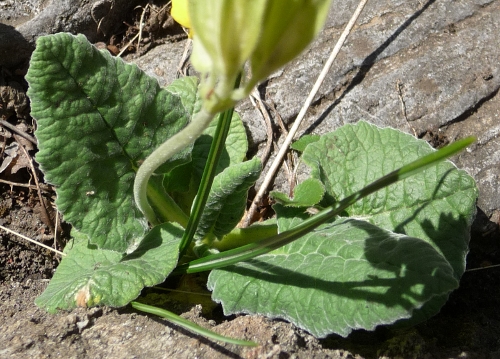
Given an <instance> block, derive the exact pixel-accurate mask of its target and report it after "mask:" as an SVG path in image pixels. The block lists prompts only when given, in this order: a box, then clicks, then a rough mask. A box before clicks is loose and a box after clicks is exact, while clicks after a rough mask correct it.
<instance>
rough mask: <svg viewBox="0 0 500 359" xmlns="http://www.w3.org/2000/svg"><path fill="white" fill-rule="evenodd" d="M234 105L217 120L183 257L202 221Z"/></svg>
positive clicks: (195, 201) (182, 243)
mask: <svg viewBox="0 0 500 359" xmlns="http://www.w3.org/2000/svg"><path fill="white" fill-rule="evenodd" d="M233 112H234V107H231V108H230V109H228V110H226V111H224V112H223V113H222V114H221V115H219V121H218V122H217V128H216V129H215V134H214V138H213V141H212V144H211V145H210V151H209V153H208V158H207V163H206V164H205V168H204V169H203V175H202V177H201V182H200V187H199V188H198V192H197V193H196V197H195V199H194V202H193V206H192V210H191V215H190V216H189V220H188V223H187V226H186V230H185V231H184V235H183V236H182V240H181V244H180V247H179V248H180V254H179V258H181V257H182V256H183V255H184V253H185V252H186V249H187V248H188V247H189V245H190V244H191V241H192V240H193V237H194V235H195V233H196V229H197V228H198V224H199V223H200V219H201V216H202V215H203V209H204V208H205V205H206V203H207V199H208V195H209V193H210V188H211V187H212V183H213V181H214V177H215V172H216V170H217V164H218V163H219V158H220V156H221V154H222V151H223V150H224V145H225V143H226V138H227V135H228V133H229V129H230V126H231V118H232V117H233Z"/></svg>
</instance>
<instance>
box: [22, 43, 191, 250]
mask: <svg viewBox="0 0 500 359" xmlns="http://www.w3.org/2000/svg"><path fill="white" fill-rule="evenodd" d="M26 79H27V81H28V82H29V85H30V88H29V91H28V95H29V97H30V98H31V114H32V116H33V117H34V118H36V120H37V123H38V130H37V131H36V136H37V139H38V143H39V152H38V154H37V156H36V160H37V161H38V162H39V163H40V166H41V168H42V170H43V172H44V173H45V179H46V180H47V182H49V183H52V184H54V185H55V186H56V188H57V201H56V204H57V206H58V208H59V210H60V211H61V212H62V213H63V214H64V218H65V220H66V221H68V222H70V223H71V224H72V225H73V226H74V227H75V228H76V229H78V230H79V231H80V232H82V233H83V234H86V235H87V236H88V238H89V240H90V242H91V243H93V244H96V245H98V246H99V247H100V248H104V249H111V250H115V251H119V252H123V251H125V250H126V249H127V248H132V247H133V246H134V245H136V244H137V243H138V241H140V239H142V237H143V235H144V233H145V231H146V230H147V223H146V221H145V220H144V218H143V216H142V214H141V213H140V212H139V210H138V209H137V208H136V206H135V204H134V201H133V196H132V187H133V181H134V176H135V170H136V169H137V167H138V166H139V165H140V162H141V161H142V160H143V159H144V158H145V157H146V156H147V155H149V154H150V153H151V152H152V151H153V150H154V149H155V148H156V147H157V146H158V145H159V144H161V143H162V142H164V141H165V140H166V139H168V138H169V137H171V136H172V135H173V134H175V133H176V132H178V131H179V130H180V129H181V128H182V127H184V126H185V125H186V124H187V122H188V120H189V116H188V113H187V112H186V109H185V108H184V106H183V105H182V103H181V99H180V98H179V96H178V95H176V94H174V93H172V92H170V91H169V90H167V89H161V88H160V87H159V85H158V83H157V82H156V80H154V79H152V78H150V77H148V76H147V75H145V74H144V73H143V72H142V71H140V70H139V69H138V68H137V66H135V65H128V64H126V63H125V62H123V61H122V60H121V59H119V58H113V57H111V56H110V55H109V53H108V52H107V51H103V52H101V51H98V50H97V49H96V48H95V47H93V46H92V45H91V44H90V43H89V42H88V41H87V40H86V38H85V37H84V36H82V35H78V36H73V35H70V34H65V33H62V34H56V35H50V36H42V37H40V38H39V39H38V41H37V48H36V50H35V52H34V53H33V56H32V59H31V63H30V68H29V71H28V74H27V75H26Z"/></svg>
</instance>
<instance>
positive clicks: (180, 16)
mask: <svg viewBox="0 0 500 359" xmlns="http://www.w3.org/2000/svg"><path fill="white" fill-rule="evenodd" d="M170 14H171V15H172V17H173V18H174V20H175V21H177V22H178V23H179V24H181V25H182V26H184V27H186V28H188V29H189V28H190V27H191V21H190V20H189V11H188V0H172V10H171V11H170Z"/></svg>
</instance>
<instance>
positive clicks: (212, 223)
mask: <svg viewBox="0 0 500 359" xmlns="http://www.w3.org/2000/svg"><path fill="white" fill-rule="evenodd" d="M261 169H262V166H261V163H260V160H259V159H258V158H253V159H252V160H250V161H246V162H242V163H240V164H236V165H233V166H231V167H228V168H226V169H225V170H224V171H223V172H222V173H220V174H218V175H217V176H215V178H214V182H213V185H212V189H211V190H210V194H209V196H208V199H207V203H206V206H205V209H204V211H203V215H202V216H201V219H200V223H199V225H198V229H197V231H196V234H195V238H196V239H201V238H203V237H204V236H205V235H206V234H207V233H210V234H212V235H213V236H215V237H216V238H221V237H222V236H224V235H225V234H227V233H229V232H231V230H232V229H233V228H234V227H235V226H236V225H237V224H238V222H239V221H240V220H241V217H242V216H243V213H244V212H245V208H246V201H247V192H248V189H249V188H250V187H251V186H253V184H254V183H255V181H256V180H257V179H258V178H259V175H260V171H261Z"/></svg>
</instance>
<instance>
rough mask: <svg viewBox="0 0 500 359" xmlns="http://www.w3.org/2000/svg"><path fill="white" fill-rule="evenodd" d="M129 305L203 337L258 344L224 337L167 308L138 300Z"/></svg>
mask: <svg viewBox="0 0 500 359" xmlns="http://www.w3.org/2000/svg"><path fill="white" fill-rule="evenodd" d="M130 305H132V307H133V308H134V309H137V310H140V311H142V312H146V313H150V314H154V315H157V316H159V317H162V318H165V319H167V320H168V321H169V322H170V323H173V324H175V325H178V326H180V327H181V328H184V329H186V330H189V331H190V332H192V333H194V334H198V335H201V336H204V337H205V338H208V339H212V340H219V341H221V342H224V343H228V344H236V345H245V346H257V345H259V344H257V343H255V342H251V341H247V340H241V339H233V338H229V337H225V336H223V335H220V334H217V333H215V332H213V331H211V330H208V329H205V328H202V327H200V326H198V325H196V324H194V323H192V322H190V321H189V320H187V319H184V318H181V317H179V316H178V315H176V314H174V313H172V312H169V311H168V310H165V309H161V308H157V307H153V306H151V305H147V304H143V303H139V302H131V303H130Z"/></svg>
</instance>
